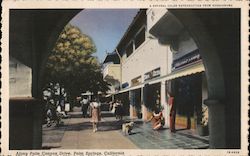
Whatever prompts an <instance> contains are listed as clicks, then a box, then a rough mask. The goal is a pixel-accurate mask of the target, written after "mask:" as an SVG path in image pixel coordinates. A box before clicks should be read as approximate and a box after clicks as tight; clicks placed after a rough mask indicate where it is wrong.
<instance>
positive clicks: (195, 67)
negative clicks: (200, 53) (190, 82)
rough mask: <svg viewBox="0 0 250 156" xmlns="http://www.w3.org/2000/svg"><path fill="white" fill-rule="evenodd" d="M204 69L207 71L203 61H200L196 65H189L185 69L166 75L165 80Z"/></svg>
mask: <svg viewBox="0 0 250 156" xmlns="http://www.w3.org/2000/svg"><path fill="white" fill-rule="evenodd" d="M203 71H205V68H204V65H203V63H202V62H200V63H196V64H194V65H191V66H189V67H186V68H184V69H181V70H178V71H175V72H172V73H171V74H169V75H167V76H166V78H165V80H172V79H176V78H179V77H183V76H188V75H191V74H195V73H200V72H203Z"/></svg>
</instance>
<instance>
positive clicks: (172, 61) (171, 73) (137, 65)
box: [104, 9, 207, 129]
mask: <svg viewBox="0 0 250 156" xmlns="http://www.w3.org/2000/svg"><path fill="white" fill-rule="evenodd" d="M163 19H164V20H163ZM166 19H167V20H166ZM161 22H165V23H164V24H165V26H166V27H167V30H168V31H167V32H166V33H168V38H167V39H165V40H164V42H162V43H159V41H158V39H156V37H155V36H157V35H158V36H157V37H159V36H160V35H162V34H158V33H162V32H161V29H163V28H161V27H159V25H162V23H161ZM164 29H165V28H164ZM152 34H153V35H152ZM116 49H117V50H116V54H117V56H116V57H117V58H119V60H120V66H119V67H120V70H121V73H120V74H121V75H120V81H121V84H120V90H119V93H118V94H117V95H116V96H117V98H119V97H123V98H125V99H129V114H130V117H131V118H136V117H138V118H142V119H143V120H145V121H146V120H148V118H149V117H150V116H151V114H152V111H153V110H154V109H155V107H156V104H157V102H158V101H159V103H160V105H161V106H162V108H163V114H164V117H165V120H166V122H165V123H166V126H167V127H168V126H169V125H170V121H169V120H170V117H169V116H170V105H169V104H168V95H167V93H169V95H171V96H173V97H174V109H175V113H176V116H175V118H176V120H175V121H176V122H175V125H176V126H177V127H181V128H192V129H196V127H197V124H200V121H201V116H202V114H201V112H202V103H203V100H204V99H206V98H207V88H206V78H205V76H204V66H203V64H202V59H201V56H200V54H199V49H198V48H197V45H196V43H195V42H194V40H193V38H192V37H191V36H190V35H189V33H188V32H187V31H186V30H185V29H184V27H183V26H182V24H181V23H180V22H179V21H177V20H176V19H175V18H174V17H173V16H172V15H171V14H168V11H167V10H166V9H147V10H145V9H141V10H140V11H139V12H138V14H137V15H136V17H135V18H134V20H133V21H132V23H131V25H130V26H129V28H128V30H127V31H126V33H125V34H124V36H123V38H122V39H121V40H120V42H119V44H118V45H117V47H116ZM113 54H114V55H115V53H113ZM108 57H109V56H107V58H106V60H105V61H106V62H108V61H107V60H108ZM105 70H108V69H105ZM105 70H104V71H105ZM121 94H123V96H121Z"/></svg>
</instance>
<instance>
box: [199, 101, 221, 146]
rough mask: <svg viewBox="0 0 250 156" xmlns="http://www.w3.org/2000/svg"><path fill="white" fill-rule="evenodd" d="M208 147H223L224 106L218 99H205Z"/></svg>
mask: <svg viewBox="0 0 250 156" xmlns="http://www.w3.org/2000/svg"><path fill="white" fill-rule="evenodd" d="M204 103H205V104H206V105H207V106H208V116H209V118H208V126H209V127H208V128H209V146H210V148H218V149H221V148H225V147H226V139H225V138H226V137H225V136H226V134H225V132H226V131H225V123H226V120H225V106H224V105H223V104H222V103H221V102H220V101H219V100H213V99H207V100H205V102H204Z"/></svg>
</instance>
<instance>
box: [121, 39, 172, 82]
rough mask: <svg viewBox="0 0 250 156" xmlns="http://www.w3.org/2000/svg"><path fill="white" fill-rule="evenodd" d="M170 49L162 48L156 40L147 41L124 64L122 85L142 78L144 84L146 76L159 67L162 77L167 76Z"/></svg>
mask: <svg viewBox="0 0 250 156" xmlns="http://www.w3.org/2000/svg"><path fill="white" fill-rule="evenodd" d="M167 52H168V47H167V46H162V45H160V44H159V43H158V40H156V39H148V38H147V39H146V41H145V42H144V43H143V44H142V45H141V46H140V47H139V48H138V49H136V50H135V51H134V52H133V54H131V55H130V56H129V57H128V58H127V59H126V60H125V61H124V62H123V64H122V83H125V82H128V83H129V84H131V80H132V79H134V78H136V77H138V76H142V82H144V74H145V73H147V72H149V71H151V70H154V69H156V68H158V67H160V68H161V69H160V70H161V76H163V75H166V74H167V69H168V67H167V66H168V63H167V61H168V59H167Z"/></svg>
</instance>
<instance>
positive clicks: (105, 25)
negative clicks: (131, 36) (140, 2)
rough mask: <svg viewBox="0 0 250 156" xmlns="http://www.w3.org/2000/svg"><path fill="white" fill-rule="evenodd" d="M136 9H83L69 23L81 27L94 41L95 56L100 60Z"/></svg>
mask: <svg viewBox="0 0 250 156" xmlns="http://www.w3.org/2000/svg"><path fill="white" fill-rule="evenodd" d="M138 11H139V10H138V9H85V10H83V11H81V12H80V13H79V14H77V15H76V16H75V17H74V18H73V19H72V20H71V21H70V24H72V25H74V26H77V27H78V28H80V29H81V31H82V33H84V34H87V35H88V36H90V37H91V38H92V40H93V41H94V43H95V45H96V48H97V52H96V54H95V55H96V56H97V57H98V58H99V60H100V61H101V62H102V61H103V60H104V58H105V56H106V53H105V51H106V50H107V51H108V52H112V51H113V50H114V49H115V47H116V46H117V44H118V43H119V41H120V39H121V38H122V36H123V34H124V33H125V32H126V30H127V28H128V26H129V24H130V23H131V22H132V20H133V18H134V17H135V15H136V14H137V12H138Z"/></svg>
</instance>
